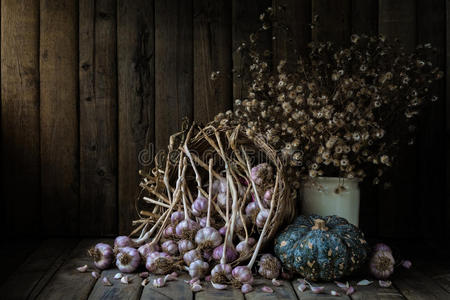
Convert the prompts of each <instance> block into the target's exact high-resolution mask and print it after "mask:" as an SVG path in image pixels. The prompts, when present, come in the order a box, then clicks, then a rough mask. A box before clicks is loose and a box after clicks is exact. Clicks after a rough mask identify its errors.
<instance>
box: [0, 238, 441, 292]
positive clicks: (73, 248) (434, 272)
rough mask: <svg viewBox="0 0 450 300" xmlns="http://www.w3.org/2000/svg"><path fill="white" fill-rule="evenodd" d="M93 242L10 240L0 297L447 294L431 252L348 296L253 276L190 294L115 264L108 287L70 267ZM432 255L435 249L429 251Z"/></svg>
mask: <svg viewBox="0 0 450 300" xmlns="http://www.w3.org/2000/svg"><path fill="white" fill-rule="evenodd" d="M99 241H107V242H112V240H111V239H81V240H80V239H47V240H43V241H32V242H29V243H24V242H21V241H11V242H9V243H8V246H7V247H5V246H4V247H1V250H0V251H1V252H2V253H1V257H2V258H3V260H4V264H3V266H4V270H2V272H0V279H1V282H2V284H1V285H0V295H1V296H0V298H1V299H45V300H48V299H77V300H78V299H194V298H195V299H205V300H206V299H215V300H219V299H244V298H245V299H255V300H256V299H301V300H307V299H316V298H320V299H336V298H341V299H427V300H428V299H450V259H449V258H448V257H447V260H442V258H440V257H439V256H438V255H433V251H431V252H430V253H428V254H432V255H430V256H429V257H428V258H427V259H422V258H420V259H416V260H414V261H413V264H414V265H413V267H412V268H411V269H409V270H406V269H401V268H398V269H397V270H398V271H397V273H396V274H395V276H394V277H393V278H392V282H393V285H392V286H391V287H389V288H381V287H379V285H378V283H377V282H374V283H372V284H371V285H369V286H356V282H357V281H358V280H361V279H365V278H353V279H351V284H353V285H354V286H355V288H356V292H355V293H354V294H352V295H351V296H345V295H343V296H340V297H335V296H331V295H329V294H328V295H327V294H320V295H316V294H312V293H311V292H310V291H305V292H301V291H299V290H298V289H297V287H298V282H297V280H296V279H294V280H293V281H282V285H281V286H280V287H275V286H273V285H272V283H271V282H270V281H269V280H265V279H262V278H257V279H256V281H255V284H254V285H253V287H254V288H255V290H254V291H253V292H251V293H248V294H246V295H243V294H242V293H241V292H240V290H237V289H233V288H229V289H227V290H221V291H219V290H215V289H213V288H212V286H211V285H210V284H209V283H207V284H203V287H204V290H203V291H201V292H197V293H192V292H191V290H190V288H189V285H188V284H186V283H185V282H184V279H188V275H187V274H184V275H182V276H180V278H179V279H178V280H177V281H171V282H168V284H167V285H166V286H165V287H163V288H155V287H153V286H152V285H151V284H148V285H147V286H145V287H142V286H141V284H140V283H141V280H142V279H141V278H140V277H139V276H137V274H131V275H130V278H131V282H130V284H128V285H126V284H122V283H120V281H119V280H114V279H112V277H113V276H114V275H115V274H116V273H117V272H118V270H117V269H110V270H105V271H103V272H102V273H101V274H100V276H101V277H100V278H102V277H105V276H106V277H108V278H109V279H110V281H111V282H112V283H113V286H104V285H103V284H102V282H101V280H100V279H95V278H93V277H92V276H91V274H90V272H87V273H79V272H77V271H76V268H77V267H79V266H82V265H84V264H87V265H88V266H92V261H91V258H90V257H88V255H87V249H88V248H89V247H90V246H92V245H94V244H95V243H97V242H99ZM434 254H436V252H434ZM264 285H267V286H269V287H271V288H273V290H274V293H273V294H269V293H264V292H262V291H261V288H262V287H263V286H264ZM317 285H318V286H319V285H320V286H324V287H325V292H328V293H329V291H331V290H332V289H333V290H336V291H339V288H337V287H336V285H334V284H332V283H317Z"/></svg>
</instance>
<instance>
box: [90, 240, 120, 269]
mask: <svg viewBox="0 0 450 300" xmlns="http://www.w3.org/2000/svg"><path fill="white" fill-rule="evenodd" d="M89 255H91V256H92V257H93V258H94V265H95V266H96V267H97V268H99V269H100V270H105V269H107V268H109V267H110V266H111V264H112V263H113V261H114V252H113V249H112V247H111V246H110V245H108V244H104V243H98V244H97V245H95V247H94V249H91V250H89Z"/></svg>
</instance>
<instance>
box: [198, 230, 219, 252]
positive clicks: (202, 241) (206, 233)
mask: <svg viewBox="0 0 450 300" xmlns="http://www.w3.org/2000/svg"><path fill="white" fill-rule="evenodd" d="M195 243H196V244H197V245H198V246H199V247H200V249H211V248H215V247H217V246H219V245H220V244H221V243H222V235H221V234H220V233H219V231H217V229H215V228H213V227H205V228H202V229H200V230H199V231H197V234H196V235H195Z"/></svg>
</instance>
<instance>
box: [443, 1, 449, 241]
mask: <svg viewBox="0 0 450 300" xmlns="http://www.w3.org/2000/svg"><path fill="white" fill-rule="evenodd" d="M445 22H446V25H445V29H446V30H445V32H446V36H445V38H446V40H445V50H446V60H445V61H446V65H445V69H444V73H445V96H446V97H445V99H446V100H445V137H444V138H445V152H446V153H447V154H446V156H445V157H446V168H445V169H446V176H445V178H446V182H449V181H450V0H446V1H445ZM446 187H447V188H446V195H445V198H446V199H447V202H446V203H447V204H446V209H445V219H446V220H447V221H446V223H445V225H444V226H445V228H446V233H447V241H450V201H449V200H448V199H450V184H447V185H446Z"/></svg>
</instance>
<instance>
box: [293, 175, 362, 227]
mask: <svg viewBox="0 0 450 300" xmlns="http://www.w3.org/2000/svg"><path fill="white" fill-rule="evenodd" d="M359 181H360V180H359V179H356V178H352V179H348V178H339V177H317V178H311V179H310V180H308V181H306V182H305V183H304V184H303V186H302V187H301V189H300V201H301V209H302V210H301V213H302V214H304V215H308V214H318V215H321V216H329V215H338V216H340V217H343V218H345V219H347V220H348V221H349V222H350V223H352V224H354V225H356V226H358V225H359Z"/></svg>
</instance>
